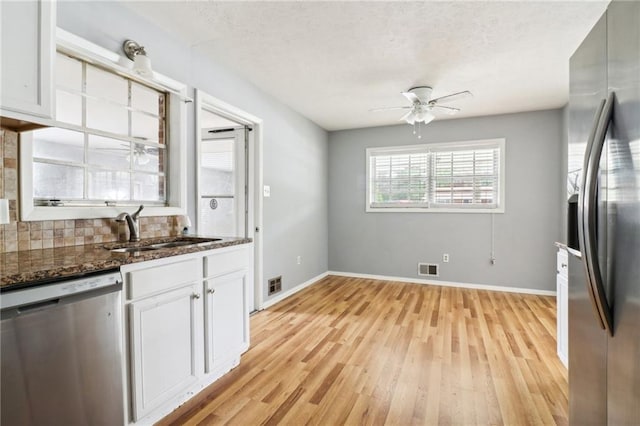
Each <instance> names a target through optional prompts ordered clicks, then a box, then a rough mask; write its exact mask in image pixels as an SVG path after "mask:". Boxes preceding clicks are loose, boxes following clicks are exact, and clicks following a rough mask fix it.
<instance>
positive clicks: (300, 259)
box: [296, 256, 302, 265]
mask: <svg viewBox="0 0 640 426" xmlns="http://www.w3.org/2000/svg"><path fill="white" fill-rule="evenodd" d="M296 262H298V265H301V264H302V256H298V257H297V258H296Z"/></svg>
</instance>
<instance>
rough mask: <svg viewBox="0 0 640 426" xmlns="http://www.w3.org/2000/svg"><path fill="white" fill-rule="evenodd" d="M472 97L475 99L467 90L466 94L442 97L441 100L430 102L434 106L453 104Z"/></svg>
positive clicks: (436, 99)
mask: <svg viewBox="0 0 640 426" xmlns="http://www.w3.org/2000/svg"><path fill="white" fill-rule="evenodd" d="M471 97H473V95H472V94H471V92H469V91H468V90H465V91H464V92H457V93H452V94H450V95H447V96H441V97H439V98H435V99H432V100H430V101H429V104H431V105H433V104H437V103H443V102H453V101H457V100H459V99H466V98H471Z"/></svg>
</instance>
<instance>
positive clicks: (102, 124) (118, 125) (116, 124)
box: [87, 98, 129, 135]
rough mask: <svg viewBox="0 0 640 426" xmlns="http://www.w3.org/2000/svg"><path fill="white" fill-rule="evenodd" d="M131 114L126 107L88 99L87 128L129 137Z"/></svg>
mask: <svg viewBox="0 0 640 426" xmlns="http://www.w3.org/2000/svg"><path fill="white" fill-rule="evenodd" d="M128 123H129V114H128V113H127V110H126V109H125V107H122V106H118V105H114V104H109V103H106V102H104V101H100V100H96V99H91V98H87V127H89V128H92V129H98V130H103V131H105V132H111V133H116V134H119V135H127V134H128V128H129V125H128Z"/></svg>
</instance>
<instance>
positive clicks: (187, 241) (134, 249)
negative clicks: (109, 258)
mask: <svg viewBox="0 0 640 426" xmlns="http://www.w3.org/2000/svg"><path fill="white" fill-rule="evenodd" d="M220 240H222V238H197V237H189V238H184V239H178V240H175V241H167V242H160V243H155V244H148V245H138V244H139V243H136V245H135V246H120V247H114V246H112V245H108V246H105V248H106V249H107V250H110V251H111V252H113V253H138V252H143V251H153V250H161V249H167V248H175V247H189V246H203V245H208V244H213V243H215V242H216V241H220Z"/></svg>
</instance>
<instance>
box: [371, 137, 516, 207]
mask: <svg viewBox="0 0 640 426" xmlns="http://www.w3.org/2000/svg"><path fill="white" fill-rule="evenodd" d="M367 211H400V212H402V211H405V212H407V211H466V212H502V211H504V139H492V140H482V141H466V142H452V143H445V144H429V145H413V146H405V147H385V148H369V149H367Z"/></svg>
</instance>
